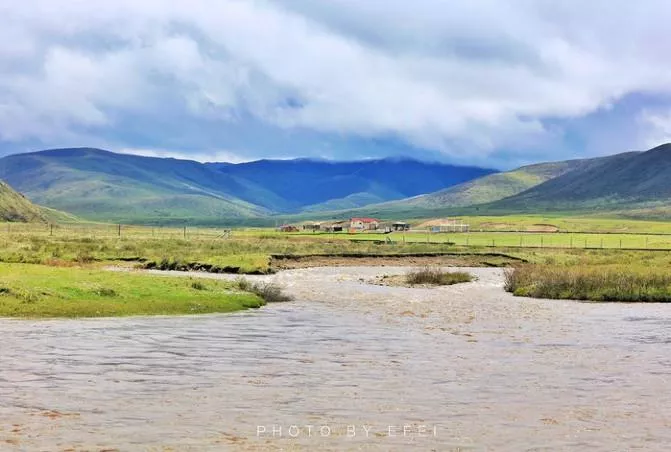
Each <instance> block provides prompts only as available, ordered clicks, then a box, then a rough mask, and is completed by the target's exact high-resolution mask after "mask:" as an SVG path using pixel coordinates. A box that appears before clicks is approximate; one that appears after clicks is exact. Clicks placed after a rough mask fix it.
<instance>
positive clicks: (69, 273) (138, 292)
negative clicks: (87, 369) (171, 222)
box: [0, 264, 264, 318]
mask: <svg viewBox="0 0 671 452" xmlns="http://www.w3.org/2000/svg"><path fill="white" fill-rule="evenodd" d="M263 304H264V300H263V299H262V298H260V297H259V296H257V295H255V294H252V293H249V292H243V291H240V290H239V289H238V287H237V286H236V285H234V283H230V282H224V281H210V280H208V281H204V280H198V281H195V280H191V279H182V278H163V277H158V276H152V275H145V274H126V273H114V272H108V271H102V270H96V269H91V268H74V267H73V268H59V267H50V266H45V265H31V264H0V317H28V318H31V317H109V316H130V315H170V314H204V313H214V312H231V311H237V310H241V309H247V308H258V307H260V306H262V305H263Z"/></svg>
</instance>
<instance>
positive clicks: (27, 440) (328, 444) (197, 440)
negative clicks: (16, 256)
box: [0, 267, 671, 451]
mask: <svg viewBox="0 0 671 452" xmlns="http://www.w3.org/2000/svg"><path fill="white" fill-rule="evenodd" d="M403 271H404V269H403V268H397V267H393V268H313V269H303V270H291V271H286V272H282V273H279V274H277V275H273V276H269V277H258V278H260V279H275V280H277V281H278V282H280V283H281V284H283V285H285V286H286V288H287V290H288V291H289V292H291V293H292V294H294V295H295V296H296V298H297V301H295V302H291V303H286V304H276V305H270V306H267V307H265V308H263V309H260V310H254V311H246V312H242V313H235V314H228V315H207V316H190V317H189V316H185V317H136V318H117V319H88V320H45V321H20V320H0V334H1V339H2V341H1V342H0V450H114V449H118V450H197V451H200V450H399V451H402V450H440V451H443V450H492V451H507V450H509V451H518V450H603V451H613V450H623V451H624V450H660V451H662V450H669V448H670V447H671V428H670V427H671V390H670V389H669V383H670V381H669V378H670V376H671V353H670V350H669V347H670V343H671V312H670V311H669V308H670V307H669V306H668V305H662V304H588V303H576V302H569V301H548V300H534V299H524V298H515V297H512V296H510V295H509V294H506V293H505V292H504V291H503V290H502V288H501V285H502V272H501V270H500V269H486V268H479V269H468V271H470V272H472V273H473V274H475V275H476V276H477V277H478V280H477V281H475V282H472V283H466V284H460V285H455V286H451V287H444V288H439V289H409V288H402V287H384V286H375V285H370V284H368V283H367V282H368V281H370V280H372V279H374V277H375V276H377V275H380V274H384V273H386V274H397V273H402V272H403ZM157 273H159V274H160V272H157ZM198 276H202V277H215V278H216V277H221V278H226V276H224V275H198ZM157 277H160V275H157Z"/></svg>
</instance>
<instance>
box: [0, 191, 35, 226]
mask: <svg viewBox="0 0 671 452" xmlns="http://www.w3.org/2000/svg"><path fill="white" fill-rule="evenodd" d="M45 219H46V216H45V213H44V212H43V211H42V210H41V209H40V208H39V207H38V206H36V205H35V204H33V203H32V202H30V201H29V200H28V199H26V198H25V197H24V196H23V195H21V194H19V193H17V192H16V191H14V190H13V189H12V188H11V187H10V186H9V185H7V184H6V183H4V182H3V181H0V221H23V222H32V221H45Z"/></svg>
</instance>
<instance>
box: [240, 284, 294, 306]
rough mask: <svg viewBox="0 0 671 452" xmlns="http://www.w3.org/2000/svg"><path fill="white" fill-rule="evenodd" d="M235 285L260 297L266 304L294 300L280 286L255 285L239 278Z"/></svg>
mask: <svg viewBox="0 0 671 452" xmlns="http://www.w3.org/2000/svg"><path fill="white" fill-rule="evenodd" d="M235 285H236V286H237V288H238V289H240V290H242V291H245V292H251V293H253V294H256V295H257V296H259V297H260V298H261V299H262V300H263V301H265V302H266V303H281V302H285V301H291V300H292V298H291V297H290V296H289V295H287V294H285V293H284V292H283V290H282V288H281V287H280V286H278V285H277V284H273V283H269V282H256V283H253V282H251V281H249V280H248V279H245V278H237V279H236V280H235Z"/></svg>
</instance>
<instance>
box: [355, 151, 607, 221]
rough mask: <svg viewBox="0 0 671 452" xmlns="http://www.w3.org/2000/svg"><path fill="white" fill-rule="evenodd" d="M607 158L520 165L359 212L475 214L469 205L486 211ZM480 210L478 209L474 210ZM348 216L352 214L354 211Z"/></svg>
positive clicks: (411, 215) (399, 215)
mask: <svg viewBox="0 0 671 452" xmlns="http://www.w3.org/2000/svg"><path fill="white" fill-rule="evenodd" d="M607 158H608V157H603V158H595V159H577V160H566V161H560V162H550V163H539V164H534V165H528V166H523V167H520V168H517V169H515V170H512V171H506V172H502V173H494V174H488V175H486V176H483V177H480V178H477V179H474V180H471V181H468V182H465V183H462V184H459V185H455V186H452V187H448V188H446V189H444V190H440V191H437V192H435V193H429V194H426V195H421V196H415V197H413V198H408V199H402V200H399V201H391V202H385V203H381V204H377V205H370V206H366V207H365V208H364V209H361V210H366V211H367V212H370V213H371V214H374V215H377V216H384V217H396V216H398V217H410V218H411V217H428V216H436V215H437V216H440V215H445V214H454V213H455V212H458V211H460V210H463V208H469V209H471V210H473V212H469V213H475V212H476V210H474V208H471V207H470V206H480V205H483V208H485V209H486V206H488V205H489V204H488V203H492V202H494V201H498V200H501V199H504V198H507V197H509V196H514V195H517V194H519V193H522V192H524V191H526V190H528V189H530V188H532V187H535V186H537V185H540V184H542V183H544V182H546V181H548V180H551V179H554V178H557V177H559V176H562V175H564V174H567V173H570V172H572V171H575V170H578V169H581V168H586V167H588V166H590V165H593V164H595V163H596V162H598V161H600V160H601V159H607ZM479 210H480V208H479V207H478V210H477V211H478V212H479ZM349 213H352V214H355V213H357V211H356V210H354V211H352V212H348V214H349ZM359 213H360V212H359Z"/></svg>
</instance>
